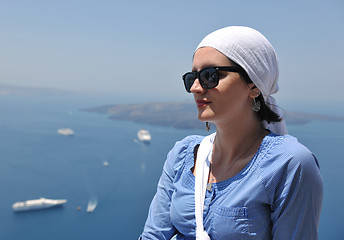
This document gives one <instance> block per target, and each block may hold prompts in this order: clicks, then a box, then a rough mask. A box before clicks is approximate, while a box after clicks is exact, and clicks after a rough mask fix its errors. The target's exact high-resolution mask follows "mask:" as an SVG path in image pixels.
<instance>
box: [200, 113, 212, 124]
mask: <svg viewBox="0 0 344 240" xmlns="http://www.w3.org/2000/svg"><path fill="white" fill-rule="evenodd" d="M212 117H213V115H212V114H206V113H205V112H198V120H200V121H202V122H210V121H211V120H212V119H213V118H212Z"/></svg>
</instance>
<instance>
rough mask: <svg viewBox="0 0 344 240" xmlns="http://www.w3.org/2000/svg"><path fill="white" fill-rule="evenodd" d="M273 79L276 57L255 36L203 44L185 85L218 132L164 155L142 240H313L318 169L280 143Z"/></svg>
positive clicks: (218, 37)
mask: <svg viewBox="0 0 344 240" xmlns="http://www.w3.org/2000/svg"><path fill="white" fill-rule="evenodd" d="M277 78H278V66H277V59H276V55H275V51H274V49H273V47H272V46H271V45H270V43H269V42H268V40H267V39H266V38H265V37H264V36H263V35H262V34H260V33H259V32H258V31H256V30H254V29H252V28H248V27H227V28H223V29H220V30H217V31H215V32H213V33H211V34H209V35H208V36H207V37H205V38H204V39H203V40H202V41H201V43H200V44H199V45H198V47H197V49H196V51H195V54H194V58H193V64H192V72H189V73H186V74H185V75H184V76H183V80H184V84H185V88H186V90H187V92H191V93H192V94H193V95H194V98H195V102H196V105H197V108H198V118H199V119H200V120H201V121H205V122H207V126H208V124H209V123H212V124H214V125H215V126H216V133H214V134H212V135H210V136H207V137H205V138H203V137H201V136H188V137H186V138H185V139H183V140H182V141H180V142H177V143H176V145H175V146H174V147H173V149H172V150H171V151H170V152H169V154H168V156H167V160H166V162H165V165H164V169H163V173H162V176H161V178H160V181H159V184H158V189H157V193H156V195H155V197H154V199H153V201H152V203H151V206H150V209H149V215H148V218H147V221H146V224H145V228H144V232H143V233H142V236H141V238H142V239H171V238H172V237H173V238H174V239H195V238H196V239H212V240H215V239H221V240H223V239H278V240H283V239H285V240H291V239H312V240H313V239H317V238H318V234H317V228H318V223H319V216H320V209H321V202H322V182H321V177H320V173H319V168H318V162H317V160H316V158H315V157H314V155H313V154H312V153H311V152H310V151H309V150H308V149H307V148H306V147H304V146H303V145H302V144H300V143H299V142H298V141H297V139H296V138H294V137H292V136H290V135H287V134H286V127H285V123H284V121H283V119H281V118H280V115H279V110H278V107H277V105H276V103H275V101H274V99H273V98H272V97H271V94H273V93H275V92H277V91H278V84H277Z"/></svg>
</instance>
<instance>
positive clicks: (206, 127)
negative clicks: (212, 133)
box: [205, 122, 210, 132]
mask: <svg viewBox="0 0 344 240" xmlns="http://www.w3.org/2000/svg"><path fill="white" fill-rule="evenodd" d="M205 129H206V130H207V131H208V132H209V129H210V122H205Z"/></svg>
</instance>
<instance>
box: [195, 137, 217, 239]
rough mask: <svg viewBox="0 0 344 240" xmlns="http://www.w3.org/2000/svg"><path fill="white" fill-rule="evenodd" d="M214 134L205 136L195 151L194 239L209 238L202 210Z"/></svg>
mask: <svg viewBox="0 0 344 240" xmlns="http://www.w3.org/2000/svg"><path fill="white" fill-rule="evenodd" d="M215 135H216V133H213V134H211V135H209V136H206V137H205V138H204V139H203V140H202V142H201V144H200V146H199V148H198V151H197V164H196V167H195V171H196V176H195V217H196V240H210V237H209V235H208V234H207V232H206V231H204V226H203V210H204V199H205V191H206V187H207V183H208V177H209V167H210V161H211V156H212V151H213V143H214V138H215Z"/></svg>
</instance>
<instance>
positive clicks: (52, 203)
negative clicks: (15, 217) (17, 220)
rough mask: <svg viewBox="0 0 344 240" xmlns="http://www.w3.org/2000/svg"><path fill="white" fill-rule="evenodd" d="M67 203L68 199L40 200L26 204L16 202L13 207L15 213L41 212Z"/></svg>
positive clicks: (25, 202)
mask: <svg viewBox="0 0 344 240" xmlns="http://www.w3.org/2000/svg"><path fill="white" fill-rule="evenodd" d="M66 202H67V199H48V198H40V199H33V200H27V201H24V202H16V203H14V204H13V205H12V208H13V210H14V211H15V212H22V211H31V210H41V209H46V208H52V207H58V206H62V205H63V204H65V203H66Z"/></svg>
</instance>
